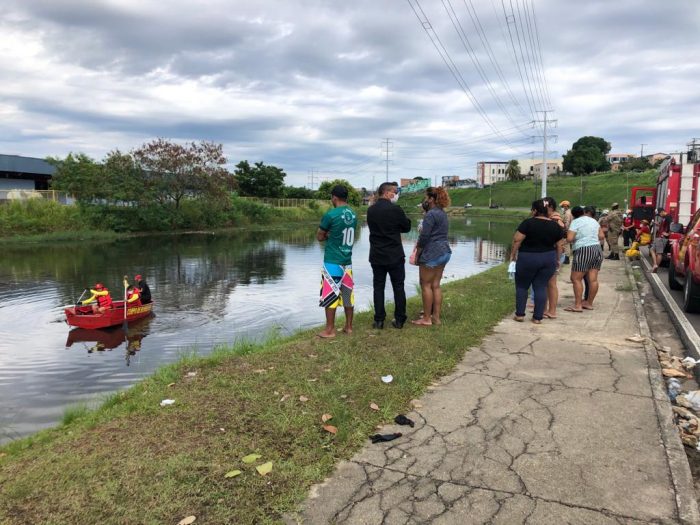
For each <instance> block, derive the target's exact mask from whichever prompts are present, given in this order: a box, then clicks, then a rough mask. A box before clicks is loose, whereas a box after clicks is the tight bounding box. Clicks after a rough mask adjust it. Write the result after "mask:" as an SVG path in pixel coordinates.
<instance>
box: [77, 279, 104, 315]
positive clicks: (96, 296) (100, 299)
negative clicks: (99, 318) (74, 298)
mask: <svg viewBox="0 0 700 525" xmlns="http://www.w3.org/2000/svg"><path fill="white" fill-rule="evenodd" d="M90 293H91V294H92V295H91V296H90V297H88V298H87V299H85V300H84V301H81V303H80V304H89V303H93V305H92V311H93V313H101V314H103V313H105V312H106V311H107V310H109V309H110V308H112V297H111V296H110V295H109V290H108V289H107V288H105V286H104V285H103V284H102V283H97V284H96V285H95V286H94V287H93V288H91V289H90Z"/></svg>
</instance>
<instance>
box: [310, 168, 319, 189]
mask: <svg viewBox="0 0 700 525" xmlns="http://www.w3.org/2000/svg"><path fill="white" fill-rule="evenodd" d="M317 173H318V170H316V169H310V170H309V177H308V179H307V180H308V181H309V189H310V190H313V189H314V184H315V183H317V182H319V177H318V176H317V175H316V174H317Z"/></svg>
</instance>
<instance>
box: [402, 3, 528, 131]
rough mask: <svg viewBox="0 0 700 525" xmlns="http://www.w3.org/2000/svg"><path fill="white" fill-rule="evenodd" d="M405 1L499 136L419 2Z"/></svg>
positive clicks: (441, 56) (476, 106)
mask: <svg viewBox="0 0 700 525" xmlns="http://www.w3.org/2000/svg"><path fill="white" fill-rule="evenodd" d="M406 1H407V2H408V4H409V5H410V6H411V9H412V10H413V13H414V14H415V15H416V18H417V19H418V21H419V22H420V24H421V26H422V27H423V30H424V31H425V33H426V34H427V35H428V38H429V39H430V42H431V43H432V44H433V47H435V50H436V51H437V52H438V54H439V55H440V58H441V59H442V61H443V62H444V63H445V65H446V66H447V69H449V71H450V73H451V74H452V76H453V77H454V79H455V80H456V81H457V84H459V86H460V88H461V89H462V91H464V93H465V94H466V95H467V97H468V98H469V100H470V101H471V102H472V104H473V105H474V108H475V109H476V110H477V112H478V113H479V115H481V118H482V119H484V121H485V122H486V124H487V125H488V126H489V128H491V129H492V130H493V131H494V133H496V134H498V135H499V136H500V131H499V130H498V128H496V126H495V125H494V124H493V122H491V119H490V118H489V117H488V115H487V114H486V111H485V110H484V109H483V108H482V106H481V104H479V101H478V100H477V99H476V97H475V96H474V94H473V93H472V91H471V89H469V85H468V84H467V83H466V81H465V80H464V77H463V76H462V74H461V73H460V71H459V68H457V65H456V64H455V63H454V61H453V60H452V58H451V57H450V54H449V52H448V51H447V49H446V48H445V46H444V45H443V44H442V41H441V40H440V37H439V36H438V34H437V32H436V31H435V29H434V28H433V26H432V24H431V23H430V19H429V18H428V16H427V15H426V14H425V11H423V8H422V7H421V6H420V3H419V2H418V0H406ZM413 2H415V4H416V6H417V7H418V10H420V13H421V14H422V18H421V14H419V13H418V10H416V7H414V5H413ZM533 120H534V119H533ZM501 138H503V137H501ZM506 142H507V141H506Z"/></svg>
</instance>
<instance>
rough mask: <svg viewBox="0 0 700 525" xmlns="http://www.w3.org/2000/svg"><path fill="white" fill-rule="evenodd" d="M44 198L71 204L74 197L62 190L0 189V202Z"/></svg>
mask: <svg viewBox="0 0 700 525" xmlns="http://www.w3.org/2000/svg"><path fill="white" fill-rule="evenodd" d="M32 199H46V200H51V201H54V202H58V203H59V204H73V203H74V202H75V199H74V198H73V197H72V196H71V195H69V194H68V193H66V192H64V191H56V190H0V203H4V202H9V201H28V200H32Z"/></svg>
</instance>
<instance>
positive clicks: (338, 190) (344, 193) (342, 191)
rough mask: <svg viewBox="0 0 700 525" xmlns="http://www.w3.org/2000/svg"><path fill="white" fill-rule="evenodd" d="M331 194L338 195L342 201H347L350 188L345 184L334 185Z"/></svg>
mask: <svg viewBox="0 0 700 525" xmlns="http://www.w3.org/2000/svg"><path fill="white" fill-rule="evenodd" d="M331 195H332V196H333V197H338V198H339V199H340V200H341V201H347V200H348V189H347V188H346V187H345V186H342V185H340V184H338V185H337V186H334V187H333V189H332V190H331Z"/></svg>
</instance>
